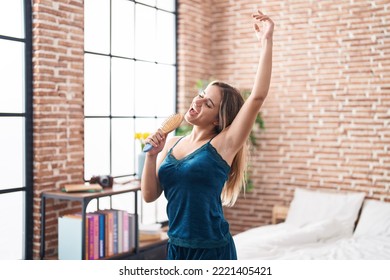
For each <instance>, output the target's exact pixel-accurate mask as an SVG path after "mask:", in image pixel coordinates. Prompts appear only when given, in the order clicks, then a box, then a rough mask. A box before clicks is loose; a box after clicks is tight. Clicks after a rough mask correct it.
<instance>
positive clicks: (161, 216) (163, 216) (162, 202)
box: [156, 195, 168, 222]
mask: <svg viewBox="0 0 390 280" xmlns="http://www.w3.org/2000/svg"><path fill="white" fill-rule="evenodd" d="M166 207H167V199H166V198H165V196H164V195H161V196H160V197H159V198H158V200H157V203H156V208H157V209H156V210H157V217H156V218H157V222H164V221H167V220H168V216H167V211H166Z"/></svg>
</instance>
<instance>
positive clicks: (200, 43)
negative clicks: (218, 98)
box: [177, 0, 214, 112]
mask: <svg viewBox="0 0 390 280" xmlns="http://www.w3.org/2000/svg"><path fill="white" fill-rule="evenodd" d="M211 7H212V5H211V1H202V0H195V1H190V0H183V1H178V7H177V10H178V26H177V34H178V35H177V45H178V48H177V72H178V85H177V88H178V110H179V112H184V111H185V110H187V108H188V104H189V103H190V102H191V100H192V98H193V97H194V96H195V95H196V93H197V89H196V86H195V85H196V82H197V80H199V79H208V78H209V77H210V76H211V75H212V73H213V72H214V69H213V66H214V64H213V58H212V53H211V52H210V49H211V45H212V41H211V40H212V33H213V28H214V27H213V15H212V14H211V11H212V9H211Z"/></svg>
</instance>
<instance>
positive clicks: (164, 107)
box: [153, 64, 176, 116]
mask: <svg viewBox="0 0 390 280" xmlns="http://www.w3.org/2000/svg"><path fill="white" fill-rule="evenodd" d="M155 67H156V70H155V71H156V72H155V73H156V74H155V76H154V78H155V81H154V82H153V83H155V84H156V85H157V87H158V88H157V89H155V91H154V92H155V94H154V95H153V101H154V102H155V112H156V114H157V115H158V116H168V115H170V114H172V113H174V112H175V99H176V94H175V93H176V79H175V77H176V68H175V67H174V66H171V65H163V64H156V65H155Z"/></svg>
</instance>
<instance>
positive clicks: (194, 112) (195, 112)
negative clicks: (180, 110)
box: [189, 106, 199, 115]
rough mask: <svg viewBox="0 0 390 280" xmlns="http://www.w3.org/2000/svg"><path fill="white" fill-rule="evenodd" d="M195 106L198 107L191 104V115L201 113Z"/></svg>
mask: <svg viewBox="0 0 390 280" xmlns="http://www.w3.org/2000/svg"><path fill="white" fill-rule="evenodd" d="M195 108H196V107H195V106H191V108H190V111H189V112H190V114H191V115H197V114H199V112H198V111H197V110H196V109H195Z"/></svg>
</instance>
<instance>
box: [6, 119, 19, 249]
mask: <svg viewBox="0 0 390 280" xmlns="http://www.w3.org/2000/svg"><path fill="white" fill-rule="evenodd" d="M0 131H2V133H0V170H1V174H2V176H0V189H8V188H21V187H24V185H25V182H24V141H23V139H24V133H23V131H24V118H21V117H20V118H17V117H13V118H8V117H1V118H0ZM5 131H6V133H4V132H5ZM7 204H8V203H7ZM0 248H1V247H0Z"/></svg>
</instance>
